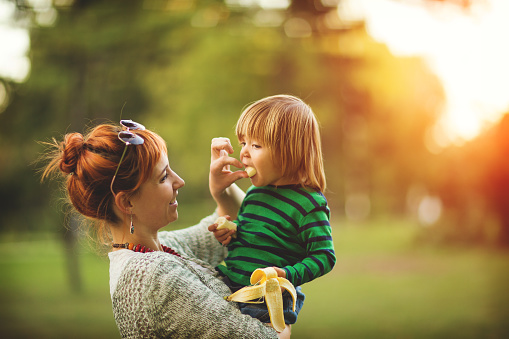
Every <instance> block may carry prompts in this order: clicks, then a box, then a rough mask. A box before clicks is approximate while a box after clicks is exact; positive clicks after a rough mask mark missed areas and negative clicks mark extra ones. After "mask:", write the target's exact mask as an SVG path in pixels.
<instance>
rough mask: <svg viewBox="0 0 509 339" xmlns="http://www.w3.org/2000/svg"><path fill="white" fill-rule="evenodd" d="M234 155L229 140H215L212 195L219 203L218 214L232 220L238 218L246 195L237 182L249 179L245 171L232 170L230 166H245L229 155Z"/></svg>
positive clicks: (213, 145)
mask: <svg viewBox="0 0 509 339" xmlns="http://www.w3.org/2000/svg"><path fill="white" fill-rule="evenodd" d="M232 153H233V147H232V145H231V144H230V140H229V139H228V138H214V139H212V143H211V159H210V173H209V189H210V194H211V195H212V197H213V198H214V200H215V201H216V203H217V214H218V215H220V216H223V215H229V216H230V217H231V218H232V220H234V219H236V218H237V212H238V210H239V207H240V205H241V203H242V200H243V199H244V196H245V193H244V191H242V190H241V189H240V188H239V187H238V186H237V185H236V184H235V181H237V180H239V179H242V178H247V177H248V175H247V173H246V172H245V171H235V172H232V171H231V170H230V166H235V167H238V168H242V167H244V166H243V164H242V163H241V162H240V161H239V160H237V159H235V158H232V157H230V156H228V154H232Z"/></svg>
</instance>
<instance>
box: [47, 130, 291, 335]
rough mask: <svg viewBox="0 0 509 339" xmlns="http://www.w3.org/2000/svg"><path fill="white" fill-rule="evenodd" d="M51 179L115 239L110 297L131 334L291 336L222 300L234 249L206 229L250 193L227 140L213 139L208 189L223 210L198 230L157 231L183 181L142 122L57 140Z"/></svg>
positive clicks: (172, 211) (168, 218)
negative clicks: (221, 267) (224, 271)
mask: <svg viewBox="0 0 509 339" xmlns="http://www.w3.org/2000/svg"><path fill="white" fill-rule="evenodd" d="M52 145H53V151H50V152H49V153H48V158H49V164H48V165H47V167H46V168H45V170H44V172H43V179H45V178H47V177H48V176H50V175H52V174H56V173H59V172H61V173H63V175H64V176H65V178H66V179H65V180H66V192H67V193H68V196H69V199H70V201H71V203H72V205H73V206H74V207H75V208H76V210H77V211H78V212H80V213H81V214H82V215H84V216H85V217H87V218H89V219H92V220H94V221H97V223H96V226H95V227H96V231H97V233H98V235H99V236H100V239H102V240H105V239H109V241H110V242H111V244H112V245H111V246H112V251H111V252H110V253H109V258H110V293H111V298H112V303H113V313H114V317H115V321H116V323H117V326H118V328H119V330H120V334H121V336H122V337H123V338H166V337H172V338H187V337H192V338H278V336H279V337H280V338H289V336H290V333H289V332H290V329H289V328H288V329H287V330H286V331H285V332H283V333H281V334H279V335H278V334H277V333H276V331H275V330H273V329H272V328H270V327H267V326H265V325H263V324H262V323H261V322H259V321H258V320H256V319H253V318H251V317H250V316H247V315H242V314H241V313H240V312H239V310H238V308H237V306H236V304H234V303H229V302H226V301H225V300H224V297H226V296H227V295H228V294H229V293H230V290H229V288H228V287H227V286H226V285H225V284H224V283H223V282H222V281H221V280H220V279H219V278H218V276H217V273H216V272H215V270H214V267H215V266H216V265H217V264H219V263H220V262H221V261H222V260H223V259H224V257H225V256H226V249H225V248H224V247H222V246H221V244H220V243H219V242H218V241H217V240H215V238H214V236H213V234H212V233H210V232H209V231H208V230H207V228H208V226H209V225H211V224H213V223H214V221H215V219H216V217H217V215H218V213H219V214H220V215H224V214H228V215H231V216H232V217H235V216H236V213H237V211H238V207H239V206H240V203H241V200H242V198H243V196H244V194H243V192H242V191H241V190H240V189H239V188H238V187H237V186H236V185H235V184H233V183H234V182H235V181H236V180H238V179H240V178H242V177H246V176H247V174H246V173H245V172H244V171H237V172H231V171H225V170H223V168H224V167H225V166H229V165H233V166H236V167H242V164H241V163H240V162H239V161H238V160H236V159H234V158H231V157H225V156H220V152H221V151H222V150H223V152H224V150H225V151H227V152H228V153H230V154H231V153H232V152H233V149H232V147H231V145H230V144H229V141H228V140H227V139H224V138H220V139H214V140H213V142H212V159H211V165H210V178H209V181H210V191H211V194H212V196H213V197H214V199H215V201H216V203H217V211H216V213H213V214H212V215H210V216H208V217H206V218H204V219H203V220H202V221H200V223H199V224H198V225H196V226H192V227H190V228H187V229H182V230H178V231H173V232H158V231H159V230H160V229H161V228H162V227H164V226H166V225H167V224H168V223H170V222H172V221H175V220H176V219H177V217H178V213H177V207H178V203H177V195H178V190H179V189H180V188H182V187H183V186H184V181H183V180H182V179H181V178H180V177H179V176H178V175H177V174H176V173H175V172H174V171H172V169H171V167H170V164H169V162H168V156H167V154H168V153H167V149H166V144H165V142H164V140H163V139H162V138H161V137H160V136H158V135H157V134H155V133H154V132H151V131H149V130H146V129H145V128H144V127H143V125H141V124H138V123H136V122H133V121H131V120H122V121H121V126H115V125H109V124H102V125H99V126H97V127H95V128H93V129H92V130H91V131H90V132H89V133H88V134H87V135H86V136H83V135H81V134H80V133H70V134H67V135H65V136H64V140H63V141H62V142H60V143H58V142H57V141H55V140H54V144H52ZM217 212H218V213H217Z"/></svg>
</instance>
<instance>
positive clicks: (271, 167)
mask: <svg viewBox="0 0 509 339" xmlns="http://www.w3.org/2000/svg"><path fill="white" fill-rule="evenodd" d="M239 142H240V146H241V147H242V149H241V150H240V161H241V162H242V163H243V164H244V166H245V167H254V168H255V169H256V174H255V175H254V176H252V177H251V178H250V179H251V183H252V184H253V185H254V186H256V187H260V186H267V185H286V184H289V183H287V182H285V180H284V178H283V177H282V175H281V168H278V167H277V166H276V164H274V162H273V161H272V159H271V157H270V149H269V147H267V146H265V145H263V144H262V143H261V142H259V141H257V140H254V139H251V138H248V137H244V138H241V139H239Z"/></svg>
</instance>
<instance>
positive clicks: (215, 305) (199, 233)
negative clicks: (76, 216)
mask: <svg viewBox="0 0 509 339" xmlns="http://www.w3.org/2000/svg"><path fill="white" fill-rule="evenodd" d="M216 218H217V215H216V214H212V215H210V216H208V217H206V218H204V219H203V220H201V221H200V223H199V224H198V225H196V226H192V227H189V228H186V229H182V230H178V231H171V232H165V231H162V232H159V239H160V241H161V243H162V244H164V245H166V246H169V247H171V248H173V249H174V250H176V251H177V252H178V253H179V254H181V255H182V258H179V257H177V256H175V255H172V254H168V253H164V252H151V253H137V252H133V251H130V250H120V251H116V252H111V253H110V255H109V257H110V280H111V281H110V285H111V295H112V303H113V314H114V317H115V321H116V323H117V326H118V328H119V330H120V335H121V336H122V338H277V334H276V332H275V331H274V330H273V329H272V328H270V327H267V326H266V325H264V324H262V323H261V322H259V321H258V320H256V319H253V318H251V317H250V316H248V315H243V314H241V313H240V311H239V310H238V308H237V306H236V304H235V303H231V302H227V301H225V300H224V297H225V296H227V295H229V294H230V290H229V288H228V287H227V286H226V285H225V284H224V283H223V282H222V281H221V280H220V279H219V278H218V277H217V273H216V272H215V270H214V267H215V266H216V265H218V264H219V263H220V262H221V261H222V260H223V259H224V258H225V256H226V254H227V252H226V249H225V248H223V247H222V246H221V245H220V244H219V242H218V241H217V240H216V239H215V238H214V236H213V234H212V232H209V231H208V230H207V227H208V226H209V225H211V224H213V223H214V221H215V219H216Z"/></svg>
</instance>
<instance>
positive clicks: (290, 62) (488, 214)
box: [0, 0, 509, 338]
mask: <svg viewBox="0 0 509 339" xmlns="http://www.w3.org/2000/svg"><path fill="white" fill-rule="evenodd" d="M2 1H6V0H2ZM429 1H435V0H429ZM12 2H13V3H15V4H16V5H17V12H16V18H15V23H16V24H18V25H21V26H23V27H26V28H27V29H28V30H29V32H30V52H29V57H30V61H31V71H30V74H29V76H28V78H27V79H26V80H25V81H24V82H22V83H17V82H14V81H12V80H10V79H7V78H5V79H1V78H0V82H1V84H2V85H3V87H5V88H6V90H7V103H8V104H7V105H6V104H2V105H1V107H2V108H1V109H3V112H0V123H1V125H2V131H1V132H0V202H1V204H0V233H1V239H2V242H1V246H0V265H1V267H0V269H2V272H4V274H3V276H4V278H3V279H0V293H1V294H0V298H1V299H0V306H2V307H1V311H0V322H1V325H2V329H5V331H6V333H8V334H9V337H18V338H24V337H32V336H35V335H36V334H37V336H39V337H48V338H50V337H69V336H72V337H90V336H95V337H105V338H106V337H115V336H117V335H118V334H117V332H116V329H115V327H114V326H115V325H114V322H113V318H112V314H111V307H110V301H109V296H108V262H107V258H105V257H102V256H100V255H97V254H96V253H95V252H94V251H92V250H91V248H90V247H89V246H84V245H83V242H84V239H85V236H84V234H83V233H80V232H78V231H77V228H76V227H74V224H71V225H69V223H68V220H72V219H69V218H66V217H65V216H66V215H67V214H66V211H67V208H66V207H65V204H64V203H63V201H62V194H61V191H60V190H59V189H58V187H59V186H58V183H56V182H46V183H43V184H41V183H40V182H39V180H40V175H39V174H38V173H37V169H38V168H39V167H40V166H41V164H37V163H35V161H36V159H37V158H38V156H39V154H40V153H41V152H42V151H43V149H44V148H43V146H42V145H41V144H40V141H48V140H49V139H51V138H52V137H56V138H60V137H61V136H62V135H63V134H64V133H66V132H71V131H79V132H84V131H86V129H87V128H88V127H90V126H94V125H96V124H98V123H100V122H104V121H114V122H116V121H118V120H119V119H120V118H121V117H122V118H130V119H133V120H136V121H139V122H141V123H143V124H144V125H145V126H147V127H148V128H150V129H152V130H155V131H156V132H158V133H159V134H161V135H162V136H163V137H164V138H165V139H166V140H167V143H168V147H169V152H170V154H169V157H170V163H171V165H172V167H173V169H175V170H176V171H177V173H179V175H181V176H182V177H183V178H184V179H185V180H186V186H185V187H184V188H183V189H182V190H180V192H179V193H180V194H179V203H180V204H179V215H180V218H179V220H178V221H177V222H176V223H175V224H172V225H171V228H180V227H185V226H187V225H190V224H192V223H195V222H196V221H197V220H198V219H199V217H201V216H203V215H205V214H206V213H208V212H209V211H211V210H212V209H213V204H212V202H211V201H210V200H211V199H210V197H209V193H208V185H207V180H208V162H209V145H210V140H211V138H213V137H216V136H226V137H230V138H231V139H232V140H233V141H234V142H235V136H234V133H233V132H234V131H233V128H234V125H235V122H236V120H237V118H238V116H239V114H240V112H241V111H242V109H243V107H245V106H246V105H247V104H249V103H250V102H252V101H255V100H257V99H260V98H262V97H264V96H267V95H273V94H277V93H288V94H294V95H297V96H300V97H301V98H303V99H304V100H305V101H306V102H308V103H309V104H310V105H311V106H312V108H313V109H314V111H315V113H316V115H317V117H318V119H319V120H320V122H321V124H322V139H323V146H324V157H325V166H326V174H327V178H328V186H329V189H328V191H327V192H326V196H327V198H328V201H329V204H330V207H331V209H332V215H333V226H334V232H335V233H334V236H335V239H336V241H337V244H336V246H337V252H338V258H339V262H338V265H337V267H336V268H335V269H334V271H333V272H332V273H331V274H329V275H327V276H326V277H323V278H320V280H317V281H316V282H313V283H311V284H309V286H306V289H307V293H308V301H307V302H306V307H305V309H304V311H303V314H302V317H301V319H300V320H299V323H298V324H297V325H296V326H295V328H294V335H293V337H297V338H304V337H315V336H318V335H319V336H321V337H336V336H342V337H350V338H370V337H375V336H376V337H387V338H394V337H409V338H420V337H422V338H425V337H431V336H432V337H444V338H445V337H448V338H450V337H461V338H465V337H466V338H478V337H490V338H502V337H505V336H507V334H508V332H509V331H508V329H507V324H506V319H507V315H508V312H507V310H508V309H507V301H508V300H507V298H508V297H507V296H506V293H505V287H506V286H507V283H508V282H509V281H508V280H509V277H508V274H509V273H508V267H507V266H508V264H507V252H506V250H505V249H506V248H507V247H508V246H509V209H507V208H506V204H507V201H508V198H509V196H508V194H509V175H508V174H509V171H508V168H509V157H508V156H507V154H508V150H509V137H508V136H509V120H508V119H507V118H504V119H502V120H501V121H500V123H499V124H498V125H496V126H495V127H493V128H491V129H489V130H487V131H486V132H485V133H483V134H482V135H480V136H479V137H478V138H476V139H474V140H472V141H470V142H468V143H466V144H465V145H463V146H462V147H450V148H447V149H444V150H442V151H441V152H438V153H436V152H435V153H432V152H430V151H429V150H428V148H427V147H426V143H425V140H426V137H427V135H428V134H427V133H428V131H429V129H430V128H431V127H432V126H433V124H434V123H435V122H436V120H437V119H438V118H439V115H440V112H441V109H442V107H443V105H444V93H443V89H442V87H441V84H440V82H439V81H438V79H437V78H436V77H435V76H434V75H433V74H432V73H431V71H430V70H429V69H428V67H427V66H426V64H425V63H424V62H423V61H422V60H420V59H418V58H400V57H395V56H394V55H392V54H391V53H390V51H389V50H388V48H387V47H386V46H385V45H383V44H380V43H377V42H376V41H375V40H373V38H371V37H370V36H369V35H368V34H367V32H366V29H365V26H364V23H363V22H347V21H344V20H342V18H340V17H337V12H336V11H335V9H336V7H337V6H338V5H340V4H341V0H338V1H313V0H293V1H290V2H289V3H290V5H289V7H288V8H286V9H279V10H268V9H263V8H261V7H259V6H257V5H256V2H255V1H234V0H230V1H221V0H189V1H183V0H166V1H162V0H152V1H148V0H146V1H141V0H131V1H121V0H109V1H99V0H88V1H85V0H75V1H63V0H60V1H53V2H45V3H42V2H41V3H39V5H37V6H35V5H33V3H32V2H27V1H22V0H16V1H12ZM451 2H452V3H460V2H458V1H451ZM461 3H463V4H464V5H465V6H468V4H469V3H470V2H468V1H467V2H461ZM48 11H49V12H51V13H54V14H56V16H55V20H54V21H51V22H48V21H47V20H42V18H44V16H43V15H42V14H44V13H47V12H48ZM335 13H336V14H335ZM332 14H335V15H336V17H335V19H334V20H335V21H334V20H333V22H334V24H332V25H331V24H330V18H331V15H332ZM303 20H305V24H303ZM328 23H329V24H328ZM487 38H489V37H487ZM247 184H248V183H247V182H241V183H240V185H241V186H242V187H243V188H246V187H247ZM426 198H433V199H438V200H439V201H440V202H441V206H442V210H441V211H442V213H441V215H440V218H439V219H438V220H436V221H434V222H433V223H431V224H429V223H426V222H425V221H423V220H422V218H421V219H420V218H419V214H418V207H419V206H420V205H419V204H420V203H422V201H424V200H425V199H426Z"/></svg>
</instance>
